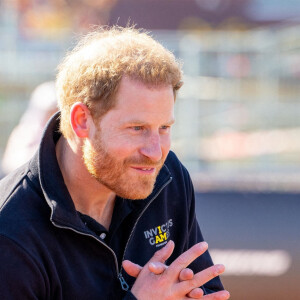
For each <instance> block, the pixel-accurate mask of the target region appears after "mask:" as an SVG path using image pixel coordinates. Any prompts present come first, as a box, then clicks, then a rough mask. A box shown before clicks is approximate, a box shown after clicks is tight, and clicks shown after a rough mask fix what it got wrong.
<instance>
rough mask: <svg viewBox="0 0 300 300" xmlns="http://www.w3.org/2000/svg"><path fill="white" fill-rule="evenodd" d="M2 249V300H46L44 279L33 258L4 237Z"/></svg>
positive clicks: (0, 240) (0, 270)
mask: <svg viewBox="0 0 300 300" xmlns="http://www.w3.org/2000/svg"><path fill="white" fill-rule="evenodd" d="M0 249H1V252H0V295H1V299H24V300H27V299H28V300H29V299H30V300H34V299H46V297H45V281H44V278H43V276H42V274H41V272H40V270H39V268H38V266H37V264H36V263H35V262H34V260H33V259H32V258H31V256H30V255H29V254H27V252H26V251H25V250H24V249H22V248H21V247H20V246H19V245H17V244H16V243H15V242H14V241H12V240H11V239H9V238H7V237H6V236H3V235H0Z"/></svg>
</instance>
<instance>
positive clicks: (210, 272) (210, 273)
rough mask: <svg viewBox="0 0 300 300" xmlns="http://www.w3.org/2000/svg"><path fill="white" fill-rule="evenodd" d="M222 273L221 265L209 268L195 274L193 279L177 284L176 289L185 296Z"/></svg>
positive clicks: (223, 269)
mask: <svg viewBox="0 0 300 300" xmlns="http://www.w3.org/2000/svg"><path fill="white" fill-rule="evenodd" d="M224 271H225V267H224V266H223V265H214V266H211V267H209V268H207V269H205V270H203V271H201V272H199V273H197V274H195V275H194V277H193V279H191V280H186V281H182V282H180V283H178V285H177V288H179V290H180V291H182V292H184V293H185V294H188V293H189V292H191V291H192V290H193V289H194V288H197V287H199V286H201V285H204V284H205V283H206V282H208V281H210V280H211V279H213V278H215V277H217V276H219V275H220V274H222V273H223V272H224ZM212 299H214V298H212ZM216 299H217V298H216Z"/></svg>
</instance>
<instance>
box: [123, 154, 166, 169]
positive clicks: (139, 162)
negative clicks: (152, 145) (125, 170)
mask: <svg viewBox="0 0 300 300" xmlns="http://www.w3.org/2000/svg"><path fill="white" fill-rule="evenodd" d="M163 163H164V160H163V159H160V160H158V161H154V160H152V159H150V158H148V157H140V158H132V157H131V158H128V159H126V160H125V161H124V164H125V165H135V166H143V167H149V168H151V167H152V168H154V167H160V166H162V165H163Z"/></svg>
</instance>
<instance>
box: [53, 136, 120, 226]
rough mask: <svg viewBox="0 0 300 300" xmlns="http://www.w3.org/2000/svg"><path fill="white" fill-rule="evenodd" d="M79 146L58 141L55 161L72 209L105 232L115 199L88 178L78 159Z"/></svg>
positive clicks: (65, 141) (81, 162) (62, 140)
mask: <svg viewBox="0 0 300 300" xmlns="http://www.w3.org/2000/svg"><path fill="white" fill-rule="evenodd" d="M81 149H82V145H78V144H77V143H74V145H73V144H72V142H70V141H68V140H66V139H65V138H64V137H63V136H61V137H60V139H59V140H58V142H57V144H56V157H57V161H58V164H59V167H60V170H61V172H62V175H63V178H64V182H65V184H66V186H67V188H68V191H69V193H70V195H71V197H72V200H73V202H74V205H75V208H76V209H77V210H78V211H79V212H81V213H83V214H86V215H89V216H90V217H92V218H94V219H95V220H96V221H98V222H99V223H100V224H101V225H103V226H104V227H105V228H106V229H108V228H109V225H110V222H111V218H112V213H113V209H114V204H115V198H116V195H115V193H114V192H113V191H111V190H110V189H108V188H107V187H106V186H104V185H103V184H101V183H100V182H98V181H97V180H96V179H95V178H93V177H92V176H91V174H90V173H89V172H88V170H87V168H86V167H85V164H84V162H83V159H82V150H81Z"/></svg>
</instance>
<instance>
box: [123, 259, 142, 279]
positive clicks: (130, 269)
mask: <svg viewBox="0 0 300 300" xmlns="http://www.w3.org/2000/svg"><path fill="white" fill-rule="evenodd" d="M122 266H123V269H124V270H125V272H126V273H127V274H128V275H130V276H132V277H135V278H136V277H138V275H139V274H140V272H141V270H142V267H141V266H140V265H138V264H135V263H133V262H131V261H130V260H124V261H123V262H122Z"/></svg>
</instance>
